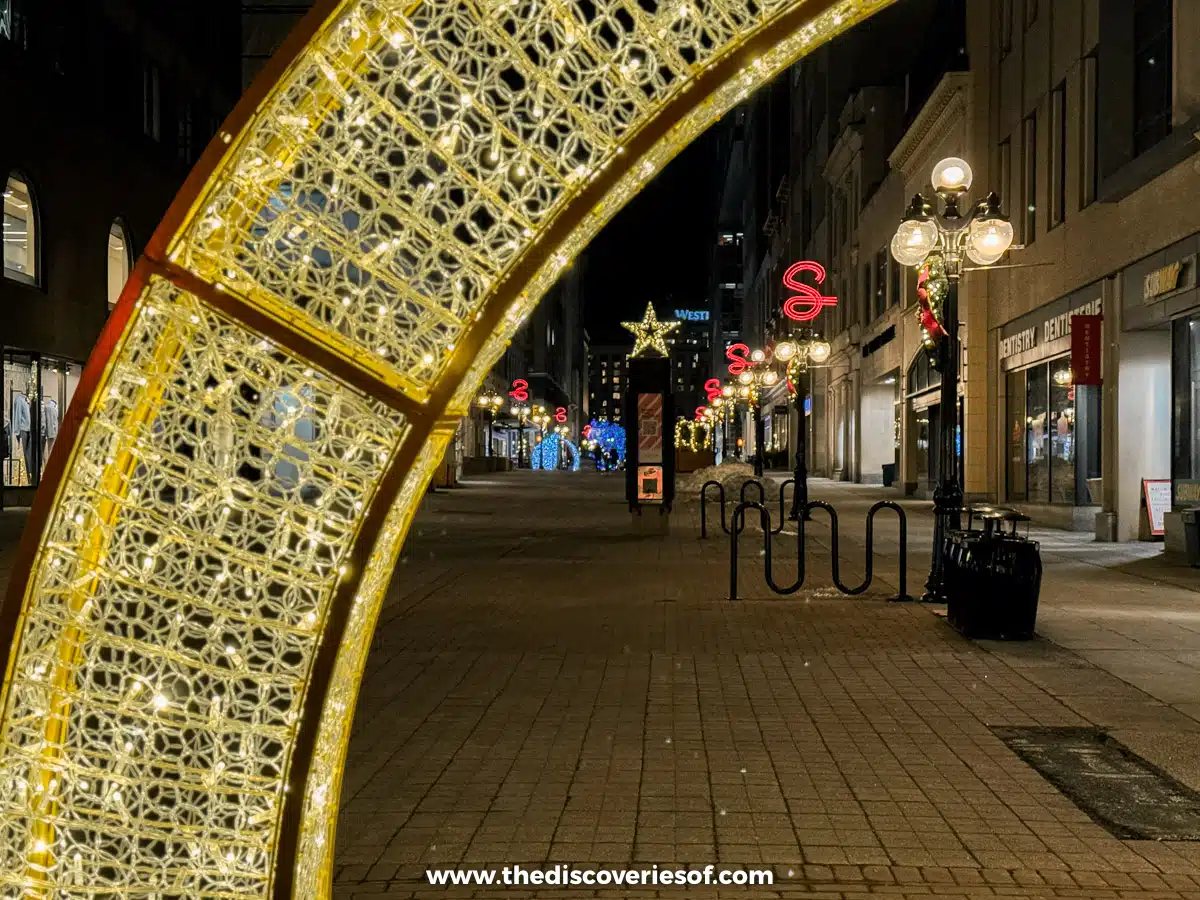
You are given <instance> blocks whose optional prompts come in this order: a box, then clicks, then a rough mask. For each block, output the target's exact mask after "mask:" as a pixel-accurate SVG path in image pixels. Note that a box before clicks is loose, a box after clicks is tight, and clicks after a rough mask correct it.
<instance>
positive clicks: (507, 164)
mask: <svg viewBox="0 0 1200 900" xmlns="http://www.w3.org/2000/svg"><path fill="white" fill-rule="evenodd" d="M889 2H891V0H670V2H666V3H664V2H659V0H485V2H479V0H475V2H463V3H451V2H447V0H437V2H426V3H420V2H417V3H411V2H409V3H402V2H399V0H343V2H338V3H334V2H326V3H323V4H319V7H318V9H316V10H314V11H313V13H312V14H311V15H310V16H309V17H308V18H307V19H306V20H305V21H304V23H303V24H302V25H301V27H300V29H299V30H298V32H297V34H295V35H293V36H292V38H291V39H289V43H288V45H287V46H286V47H285V48H284V50H283V51H281V53H280V54H279V56H278V57H277V58H276V59H275V60H274V61H273V62H272V63H271V65H270V66H269V67H268V71H266V72H264V74H263V76H262V78H261V79H260V82H259V85H258V86H257V87H256V89H255V90H253V91H252V92H251V93H250V94H249V95H248V96H247V97H246V98H244V99H243V101H242V102H241V103H240V104H239V106H238V108H237V109H236V110H235V111H234V113H233V114H232V115H231V117H230V119H229V121H228V122H227V123H226V125H225V127H224V129H223V130H222V131H221V133H219V134H218V136H217V138H216V139H215V140H214V142H213V144H212V146H210V148H209V149H208V150H207V152H206V154H205V155H204V157H203V158H202V159H201V161H200V163H199V165H198V166H197V168H196V170H195V171H194V172H193V173H192V175H191V176H190V177H189V179H188V181H187V183H186V184H185V186H184V188H183V190H182V192H181V194H180V196H179V198H178V199H177V200H176V202H175V204H174V205H173V206H172V208H171V210H170V211H169V212H168V214H167V217H166V219H165V221H164V222H163V224H162V225H161V226H160V228H159V230H158V232H157V234H156V235H155V237H154V238H153V240H152V241H151V242H150V245H149V246H148V248H147V250H146V254H145V256H144V257H143V258H142V259H141V260H140V261H139V262H138V264H137V266H136V268H135V270H134V273H133V276H132V277H131V279H130V281H129V283H128V285H127V286H126V288H125V290H124V292H123V293H122V296H121V300H120V302H119V304H118V306H117V308H116V310H115V312H114V313H113V315H112V317H111V319H110V321H109V324H108V326H107V327H106V329H105V332H104V334H103V335H102V337H101V340H100V343H99V346H98V347H97V349H96V351H95V352H94V353H93V355H92V358H91V360H90V361H89V362H88V365H87V368H86V369H85V372H84V376H83V379H82V381H81V383H80V387H79V389H78V391H77V393H76V396H75V400H74V402H73V404H72V406H71V409H70V412H69V414H68V417H67V421H66V423H65V424H64V428H63V431H62V433H61V434H60V440H59V441H57V442H56V444H55V449H54V453H53V455H52V458H51V460H50V464H49V469H48V471H47V474H46V477H45V479H44V483H45V484H46V485H47V487H46V488H45V489H43V490H42V491H41V492H40V493H39V494H38V496H37V499H36V501H35V505H34V509H33V512H32V515H31V518H30V522H29V527H28V529H27V532H26V535H25V538H24V540H23V543H22V547H21V552H20V558H19V561H18V564H17V566H16V568H15V571H14V576H13V584H12V586H11V588H10V591H9V594H8V597H7V599H6V602H5V604H4V607H3V610H2V612H0V634H3V635H5V636H10V637H11V640H5V641H4V642H3V646H4V647H5V649H6V650H7V652H8V656H7V666H6V670H5V679H4V693H3V705H2V707H0V711H2V714H3V719H2V721H0V853H2V854H3V858H2V860H3V861H2V863H0V891H2V892H3V893H4V894H5V895H6V896H9V895H12V894H13V893H14V889H17V890H19V891H23V893H22V896H29V897H42V896H45V897H51V896H54V897H58V896H68V895H69V896H77V897H137V896H146V897H151V896H154V897H214V898H215V897H225V898H228V897H267V896H274V897H277V898H285V897H297V898H301V897H303V898H311V897H325V896H328V894H329V880H330V872H331V867H332V855H333V830H334V826H335V824H336V818H337V797H338V792H339V788H340V779H341V770H342V765H343V762H344V759H345V750H346V743H347V739H348V735H349V729H350V723H351V717H352V715H353V710H354V703H355V698H356V694H357V689H358V683H359V679H360V677H361V674H362V671H363V667H364V664H365V662H366V655H367V649H368V647H369V645H370V639H371V634H372V631H373V628H374V624H375V620H376V616H377V614H378V611H379V604H380V602H381V599H382V596H383V592H384V589H385V587H386V585H387V582H388V579H389V577H390V575H391V570H392V565H393V562H394V560H395V558H396V556H397V553H398V551H399V548H400V545H401V543H402V541H403V538H404V534H405V531H406V528H407V526H408V523H409V520H410V518H411V516H412V514H413V511H414V510H415V509H416V506H417V503H418V501H419V498H420V497H421V495H422V493H423V491H424V487H425V484H426V482H427V481H428V479H429V477H430V475H431V473H432V471H433V469H434V467H435V466H436V465H437V463H438V462H439V460H440V458H441V456H442V453H443V451H444V449H445V447H446V444H447V442H448V440H449V438H450V437H451V435H452V434H453V432H454V429H455V427H456V425H457V422H458V419H459V417H460V416H462V415H463V414H464V413H466V411H467V410H468V408H469V405H470V399H471V397H472V396H473V394H474V393H475V391H476V389H477V386H478V385H479V383H480V382H481V380H482V378H483V376H484V374H485V373H486V372H487V371H488V369H490V367H491V366H492V365H493V363H494V362H495V361H496V359H497V358H498V357H499V356H500V354H501V353H502V352H503V349H504V346H505V344H506V342H507V341H508V339H509V338H510V337H511V336H512V334H513V332H514V331H515V330H516V329H517V327H518V326H519V325H520V323H521V322H522V320H523V319H524V318H525V316H526V315H527V314H528V313H529V311H530V309H532V307H533V306H534V304H535V303H536V302H537V300H538V299H539V298H540V297H541V295H542V294H543V293H544V292H545V290H546V289H547V288H549V286H550V285H551V284H552V283H553V282H554V281H555V280H556V278H557V277H558V275H559V273H560V272H561V271H562V269H563V268H564V267H565V266H567V265H569V263H570V261H571V259H572V258H573V257H574V256H575V255H576V254H577V253H578V252H579V251H580V250H582V249H583V247H584V246H585V245H586V244H587V242H588V241H589V240H590V239H591V237H592V236H593V235H594V234H595V233H596V232H597V231H598V230H599V229H600V228H601V226H602V225H603V224H604V223H605V222H606V221H607V220H608V219H610V218H611V217H612V215H613V214H614V213H615V212H616V211H617V210H618V209H619V208H620V207H621V206H622V205H623V204H624V203H625V202H626V201H627V200H628V199H629V198H630V197H632V196H633V195H634V194H636V193H637V192H638V191H639V190H640V189H641V187H642V186H643V185H644V184H645V183H646V182H647V181H648V180H649V179H650V178H652V177H653V175H654V174H655V173H656V172H657V171H658V169H660V168H661V167H662V166H663V165H664V164H665V163H666V162H667V161H668V160H670V159H671V157H672V156H673V155H674V154H675V153H676V152H678V151H679V150H680V149H681V148H682V147H684V146H685V145H686V144H687V143H688V142H689V141H690V140H692V139H693V138H694V137H695V136H696V135H697V134H699V133H700V132H701V131H702V130H703V129H704V128H706V127H708V126H709V125H710V124H712V123H713V122H715V121H716V120H717V119H719V118H720V117H721V115H722V114H724V113H725V112H726V111H727V110H728V109H730V108H731V107H732V106H733V105H734V104H735V103H737V102H738V101H739V100H741V99H743V98H745V97H746V96H747V95H748V94H749V93H750V92H751V91H753V90H754V89H755V88H757V87H758V86H759V85H760V84H762V83H763V82H765V81H767V80H768V79H770V78H771V77H773V76H774V75H776V74H777V73H778V72H780V71H781V70H782V69H783V68H784V67H786V66H787V65H788V64H790V63H791V62H793V61H794V60H795V59H797V58H799V57H800V56H802V55H803V54H804V53H805V52H807V51H808V50H810V49H812V48H813V47H815V46H816V45H818V44H819V43H821V42H823V41H826V40H828V39H829V38H830V37H832V36H833V35H835V34H836V33H838V32H840V31H841V30H843V29H845V28H847V27H849V26H850V25H852V24H854V23H855V22H857V21H859V20H860V19H862V18H864V17H865V16H867V15H869V14H871V13H872V12H874V11H876V10H877V9H879V8H881V7H883V6H886V5H887V4H888V3H889ZM61 438H69V440H63V439H61ZM50 485H53V486H54V487H53V488H51V487H49V486H50Z"/></svg>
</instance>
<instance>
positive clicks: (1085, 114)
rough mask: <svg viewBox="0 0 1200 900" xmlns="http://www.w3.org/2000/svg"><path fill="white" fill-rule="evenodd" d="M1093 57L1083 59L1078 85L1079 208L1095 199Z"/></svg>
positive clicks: (1094, 59) (1094, 61)
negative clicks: (1081, 73) (1079, 95)
mask: <svg viewBox="0 0 1200 900" xmlns="http://www.w3.org/2000/svg"><path fill="white" fill-rule="evenodd" d="M1096 66H1097V59H1096V57H1095V55H1092V56H1085V57H1084V58H1083V79H1082V83H1081V85H1080V93H1081V95H1082V96H1081V97H1080V111H1081V113H1082V115H1081V116H1080V129H1079V134H1080V138H1081V140H1080V141H1079V150H1080V159H1079V208H1080V209H1082V208H1083V207H1085V206H1088V205H1089V204H1091V203H1092V202H1094V201H1095V199H1096V75H1097V69H1096Z"/></svg>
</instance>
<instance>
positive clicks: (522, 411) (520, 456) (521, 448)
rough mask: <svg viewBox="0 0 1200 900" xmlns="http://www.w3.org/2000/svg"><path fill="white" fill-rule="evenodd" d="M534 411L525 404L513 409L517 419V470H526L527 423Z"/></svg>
mask: <svg viewBox="0 0 1200 900" xmlns="http://www.w3.org/2000/svg"><path fill="white" fill-rule="evenodd" d="M530 412H532V410H531V409H530V408H529V407H528V406H525V405H524V404H519V405H517V406H514V407H513V408H512V414H513V415H514V416H516V418H517V468H518V469H524V468H525V465H526V464H525V449H526V448H525V423H526V422H528V421H529V414H530Z"/></svg>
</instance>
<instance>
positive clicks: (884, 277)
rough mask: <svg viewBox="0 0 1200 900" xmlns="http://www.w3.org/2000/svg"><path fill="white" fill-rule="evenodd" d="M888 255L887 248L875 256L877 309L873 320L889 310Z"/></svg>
mask: <svg viewBox="0 0 1200 900" xmlns="http://www.w3.org/2000/svg"><path fill="white" fill-rule="evenodd" d="M887 293H888V254H887V248H886V247H884V248H882V249H880V250H879V251H878V252H877V253H876V254H875V308H874V309H873V310H872V311H871V318H878V317H879V316H882V315H883V311H884V310H885V309H887V308H888V296H887Z"/></svg>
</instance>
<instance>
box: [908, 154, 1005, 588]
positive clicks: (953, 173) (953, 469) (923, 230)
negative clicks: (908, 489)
mask: <svg viewBox="0 0 1200 900" xmlns="http://www.w3.org/2000/svg"><path fill="white" fill-rule="evenodd" d="M971 180H972V174H971V167H970V166H969V165H967V163H966V161H965V160H962V159H959V158H957V157H949V158H947V159H943V160H942V161H941V162H939V163H938V164H937V165H936V166H934V167H933V174H932V175H931V176H930V182H931V183H932V185H933V189H934V190H935V191H936V192H937V197H938V200H939V201H940V202H941V207H942V209H941V212H940V213H939V212H936V211H935V208H934V204H933V203H932V202H930V201H929V200H927V199H926V198H925V197H923V196H922V195H921V194H917V195H916V196H915V197H914V198H913V199H912V202H911V203H910V204H909V207H908V209H907V210H906V211H905V214H904V218H903V219H902V220H901V222H900V225H899V226H898V227H897V229H896V234H895V235H894V236H893V237H892V243H891V251H892V256H893V257H894V258H895V260H896V262H898V263H900V265H902V266H916V267H917V271H918V275H917V302H918V310H917V315H918V317H919V319H920V322H921V328H922V340H923V341H924V343H925V346H926V348H927V350H929V351H934V350H936V351H937V352H936V353H935V352H931V353H930V358H931V359H933V360H935V363H934V364H935V366H936V367H937V368H938V369H939V371H940V372H941V374H942V390H941V401H940V405H941V411H940V413H939V416H938V431H939V434H938V456H937V459H938V484H937V487H936V488H935V489H934V493H933V511H934V531H933V555H932V564H931V566H930V570H929V579H928V580H927V581H926V583H925V596H924V597H923V598H922V599H925V600H932V601H936V602H945V601H946V600H947V599H948V598H947V596H946V581H945V564H944V558H945V552H946V551H945V548H946V544H947V538H948V536H949V532H950V531H951V530H953V529H957V528H958V527H959V525H960V524H961V523H960V515H959V511H960V510H961V509H962V505H963V490H962V485H961V484H960V483H959V479H958V452H957V450H958V365H959V358H958V354H959V351H958V281H959V278H960V276H961V273H962V260H963V257H964V256H965V257H966V258H967V259H969V260H971V262H973V263H975V264H976V265H977V266H980V267H986V266H990V265H992V264H993V263H995V262H998V261H999V260H1000V257H1002V256H1003V255H1004V254H1005V253H1007V252H1008V249H1009V247H1011V246H1012V239H1013V228H1012V225H1011V224H1010V223H1009V221H1008V220H1007V219H1006V218H1005V217H1004V215H1003V214H1002V213H1001V212H1000V197H999V196H998V195H997V194H995V193H990V194H988V195H987V196H986V197H984V198H983V199H982V200H979V201H978V202H976V203H975V204H973V205H972V206H971V207H970V208H969V209H967V210H966V211H961V210H960V209H959V204H960V202H962V201H963V200H964V199H965V197H966V194H967V191H968V190H970V188H971Z"/></svg>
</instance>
